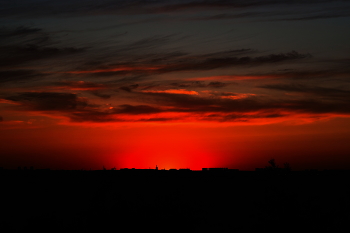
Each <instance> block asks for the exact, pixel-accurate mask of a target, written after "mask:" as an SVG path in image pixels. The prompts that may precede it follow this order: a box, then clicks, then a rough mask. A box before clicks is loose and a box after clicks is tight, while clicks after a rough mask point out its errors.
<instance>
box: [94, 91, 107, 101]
mask: <svg viewBox="0 0 350 233" xmlns="http://www.w3.org/2000/svg"><path fill="white" fill-rule="evenodd" d="M90 93H91V94H93V95H94V96H97V97H100V98H102V99H110V98H111V96H112V95H109V94H104V93H101V92H98V91H90Z"/></svg>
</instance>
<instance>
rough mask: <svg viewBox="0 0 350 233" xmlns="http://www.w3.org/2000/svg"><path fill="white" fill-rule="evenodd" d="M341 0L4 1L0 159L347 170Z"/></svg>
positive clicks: (88, 165)
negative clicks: (272, 163) (274, 165)
mask: <svg viewBox="0 0 350 233" xmlns="http://www.w3.org/2000/svg"><path fill="white" fill-rule="evenodd" d="M349 28H350V1H348V0H343V1H340V0H339V1H337V0H332V1H331V0H310V1H299V0H264V1H262V0H217V1H216V0H213V1H198V0H183V1H172V0H170V1H169V0H167V1H165V0H149V1H146V0H139V1H133V0H129V1H124V0H123V1H121V0H100V1H90V0H69V1H68V0H60V1H58V0H20V1H19V0H18V1H17V0H1V1H0V148H1V151H0V167H3V168H5V169H13V168H17V167H18V166H21V167H24V166H27V167H30V166H33V167H34V168H51V169H84V170H88V169H102V167H105V168H107V169H110V168H112V167H116V168H117V169H119V168H155V166H156V165H157V166H158V167H159V168H160V169H163V168H165V169H170V168H177V169H179V168H190V169H193V170H196V169H201V168H205V167H227V168H235V169H241V170H254V169H255V168H256V167H265V166H267V165H268V163H267V161H269V160H270V159H271V158H274V159H275V161H276V163H277V165H279V166H280V167H283V164H284V163H289V164H290V166H291V168H292V170H303V169H319V170H322V169H350V143H349V141H350V118H349V116H350V65H349V64H350V42H349V41H350V30H349Z"/></svg>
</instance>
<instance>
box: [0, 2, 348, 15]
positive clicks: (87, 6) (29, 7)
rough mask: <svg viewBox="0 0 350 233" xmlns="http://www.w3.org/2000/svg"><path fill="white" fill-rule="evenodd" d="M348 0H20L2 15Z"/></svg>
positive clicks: (297, 4)
mask: <svg viewBox="0 0 350 233" xmlns="http://www.w3.org/2000/svg"><path fill="white" fill-rule="evenodd" d="M348 2H349V1H347V0H343V1H341V0H339V1H334V0H308V1H303V0H211V1H208V0H182V1H176V0H154V1H148V0H133V1H132V0H130V1H125V0H114V1H110V0H100V1H98V2H93V1H81V0H61V1H36V0H22V1H20V2H16V3H15V2H13V1H5V2H4V1H3V2H2V7H1V9H0V16H2V17H6V16H17V17H48V16H56V17H62V16H77V15H78V16H79V15H105V14H122V15H124V14H163V13H169V12H174V13H176V12H184V11H191V12H193V11H215V10H216V11H217V10H225V9H229V10H232V9H235V10H247V9H253V10H256V9H259V8H261V9H262V10H266V7H269V8H271V9H275V11H276V12H278V11H280V7H285V8H291V7H296V8H297V7H304V8H309V9H314V11H317V6H323V5H327V4H328V5H329V4H334V3H338V4H339V3H340V4H344V5H346V4H347V3H348Z"/></svg>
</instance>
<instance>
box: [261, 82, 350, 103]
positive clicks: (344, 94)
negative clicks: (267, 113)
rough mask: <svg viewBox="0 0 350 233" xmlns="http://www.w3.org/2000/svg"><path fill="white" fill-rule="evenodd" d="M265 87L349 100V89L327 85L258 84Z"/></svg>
mask: <svg viewBox="0 0 350 233" xmlns="http://www.w3.org/2000/svg"><path fill="white" fill-rule="evenodd" d="M259 87H261V88H266V89H274V90H279V91H286V92H300V93H305V94H313V95H317V96H323V97H331V98H338V99H339V100H341V99H343V100H344V101H349V100H350V91H349V90H343V89H336V88H329V87H318V86H306V85H302V84H270V85H263V86H259Z"/></svg>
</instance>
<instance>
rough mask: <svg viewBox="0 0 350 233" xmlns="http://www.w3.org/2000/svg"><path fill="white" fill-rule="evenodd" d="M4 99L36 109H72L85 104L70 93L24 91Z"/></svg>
mask: <svg viewBox="0 0 350 233" xmlns="http://www.w3.org/2000/svg"><path fill="white" fill-rule="evenodd" d="M5 99H7V100H12V101H14V102H18V103H20V104H21V105H22V106H24V107H26V108H28V109H29V110H36V111H72V110H76V109H78V108H84V107H85V106H87V103H86V101H84V100H83V99H80V98H78V97H77V95H76V94H70V93H56V92H25V93H21V94H18V95H16V96H10V97H6V98H5Z"/></svg>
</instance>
